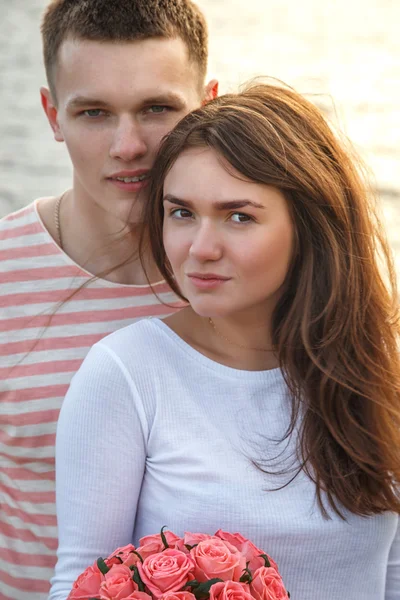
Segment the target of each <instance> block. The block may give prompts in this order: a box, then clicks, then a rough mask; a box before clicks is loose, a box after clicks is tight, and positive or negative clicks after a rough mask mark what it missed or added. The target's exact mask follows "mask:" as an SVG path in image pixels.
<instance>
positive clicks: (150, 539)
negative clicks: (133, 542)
mask: <svg viewBox="0 0 400 600" xmlns="http://www.w3.org/2000/svg"><path fill="white" fill-rule="evenodd" d="M164 535H165V539H166V540H167V544H168V546H169V547H170V548H177V547H178V545H179V543H180V542H182V538H180V537H178V536H177V535H175V533H172V531H164ZM139 544H140V546H139V548H136V551H137V552H139V554H140V556H141V557H142V558H143V560H144V559H145V558H147V557H148V556H151V555H152V554H158V553H159V552H162V551H163V550H164V544H163V541H162V539H161V534H160V533H156V534H154V535H146V536H144V537H142V538H140V540H139Z"/></svg>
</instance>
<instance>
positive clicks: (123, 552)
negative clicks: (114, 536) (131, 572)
mask: <svg viewBox="0 0 400 600" xmlns="http://www.w3.org/2000/svg"><path fill="white" fill-rule="evenodd" d="M132 550H136V548H135V546H132V544H127V545H126V546H121V548H117V549H116V550H114V552H113V553H112V554H110V556H109V557H108V558H106V560H105V563H106V564H107V565H108V562H107V561H110V560H112V559H113V558H114V557H116V556H118V557H119V558H120V559H121V560H122V562H124V560H125V559H126V558H128V556H129V554H130V553H131V552H132Z"/></svg>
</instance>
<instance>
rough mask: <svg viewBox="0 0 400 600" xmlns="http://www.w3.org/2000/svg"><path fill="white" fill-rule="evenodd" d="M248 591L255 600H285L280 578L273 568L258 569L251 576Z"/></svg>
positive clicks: (285, 595)
mask: <svg viewBox="0 0 400 600" xmlns="http://www.w3.org/2000/svg"><path fill="white" fill-rule="evenodd" d="M250 590H251V593H252V594H253V596H254V598H255V599H256V600H281V598H285V600H287V598H288V593H287V591H286V589H285V586H284V585H283V581H282V577H281V576H280V575H279V573H278V571H277V570H276V569H274V568H273V567H260V568H259V569H257V571H256V572H255V573H254V575H253V581H252V582H251V584H250Z"/></svg>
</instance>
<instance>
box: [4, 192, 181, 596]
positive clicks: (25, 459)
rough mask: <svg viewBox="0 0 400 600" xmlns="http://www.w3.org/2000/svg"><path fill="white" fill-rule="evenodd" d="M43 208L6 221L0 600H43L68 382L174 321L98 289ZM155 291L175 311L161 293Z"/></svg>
mask: <svg viewBox="0 0 400 600" xmlns="http://www.w3.org/2000/svg"><path fill="white" fill-rule="evenodd" d="M37 202H38V201H36V202H34V203H32V204H30V205H29V206H27V207H26V208H24V209H22V210H19V211H17V212H15V213H13V214H11V215H9V216H8V217H5V218H4V219H2V220H1V221H0V600H10V599H12V600H45V599H46V598H47V594H48V591H49V587H50V585H49V580H50V577H51V576H52V573H53V567H54V565H55V553H56V549H57V528H56V511H55V493H54V473H55V469H54V442H55V432H56V422H57V417H58V413H59V410H60V407H61V403H62V400H63V398H64V395H65V393H66V391H67V388H68V385H69V383H70V381H71V378H72V376H73V375H74V373H75V372H76V371H77V369H78V368H79V366H80V364H81V362H82V360H83V359H84V357H85V356H86V354H87V352H88V350H89V348H90V347H91V346H92V345H93V344H94V343H95V342H97V341H98V340H99V339H101V338H102V337H104V336H105V335H107V334H109V333H111V332H113V331H115V330H116V329H119V328H120V327H124V326H125V325H128V324H129V323H132V322H133V321H135V320H137V319H140V318H144V317H150V316H165V315H167V314H170V313H171V312H173V309H172V308H171V307H168V306H164V305H163V304H161V303H160V301H159V300H158V299H157V297H156V296H155V295H154V294H153V293H152V291H151V289H150V287H149V286H132V285H120V284H116V283H113V282H110V281H106V280H101V279H98V280H92V276H91V274H90V273H88V272H86V271H84V270H83V269H82V268H81V267H79V266H78V265H77V264H76V263H74V262H73V261H72V260H71V259H70V258H69V257H68V256H67V255H66V254H65V253H64V252H63V251H62V250H61V249H60V248H59V247H58V246H57V244H56V243H55V242H54V240H53V238H52V237H51V236H50V234H49V233H48V231H47V230H46V228H45V227H44V225H43V223H42V221H41V219H40V216H39V214H38V211H37ZM83 284H86V285H85V286H84V287H81V286H83ZM155 289H156V291H157V293H158V294H159V295H160V298H161V299H162V300H163V301H165V302H167V303H170V304H173V303H174V302H175V303H176V297H175V296H174V295H173V294H172V293H171V292H170V291H169V290H168V288H167V286H166V285H165V284H157V286H155ZM76 290H78V291H77V292H76V293H75V294H74V295H73V296H72V297H71V298H70V296H71V294H73V292H74V291H76ZM175 306H176V304H175Z"/></svg>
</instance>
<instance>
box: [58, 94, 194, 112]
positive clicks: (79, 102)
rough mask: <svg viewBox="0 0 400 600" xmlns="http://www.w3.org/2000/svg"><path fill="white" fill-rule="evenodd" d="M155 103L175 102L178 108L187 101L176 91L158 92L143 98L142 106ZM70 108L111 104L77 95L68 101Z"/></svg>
mask: <svg viewBox="0 0 400 600" xmlns="http://www.w3.org/2000/svg"><path fill="white" fill-rule="evenodd" d="M154 104H174V105H175V106H177V108H184V107H185V101H184V99H183V98H182V97H181V96H180V95H179V94H175V93H174V92H167V93H165V94H157V95H154V96H149V97H148V98H144V99H143V100H142V106H152V105H154ZM67 106H68V108H80V107H82V106H96V107H99V108H106V107H107V106H109V104H108V103H107V102H105V101H104V100H100V99H99V98H94V97H93V98H91V97H89V96H75V97H73V98H71V100H69V101H68V102H67Z"/></svg>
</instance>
